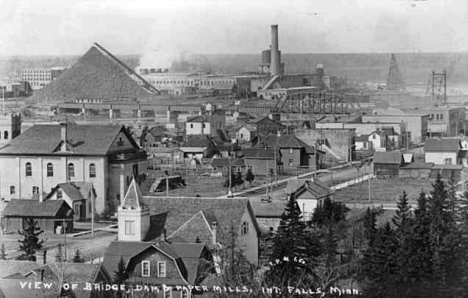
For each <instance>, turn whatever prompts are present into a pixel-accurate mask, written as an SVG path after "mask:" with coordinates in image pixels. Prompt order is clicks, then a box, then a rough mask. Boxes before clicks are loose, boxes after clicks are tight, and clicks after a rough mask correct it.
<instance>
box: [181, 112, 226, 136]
mask: <svg viewBox="0 0 468 298" xmlns="http://www.w3.org/2000/svg"><path fill="white" fill-rule="evenodd" d="M225 126H226V116H225V115H222V114H220V113H218V112H213V113H210V114H204V115H199V116H193V117H190V118H187V120H186V122H185V134H186V135H208V136H212V137H215V136H217V135H218V130H221V131H224V130H225Z"/></svg>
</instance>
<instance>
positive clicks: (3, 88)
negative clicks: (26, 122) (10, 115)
mask: <svg viewBox="0 0 468 298" xmlns="http://www.w3.org/2000/svg"><path fill="white" fill-rule="evenodd" d="M2 94H3V96H2V98H3V112H2V113H3V114H4V115H5V87H4V86H2Z"/></svg>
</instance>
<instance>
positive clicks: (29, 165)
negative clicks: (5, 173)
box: [25, 162, 32, 177]
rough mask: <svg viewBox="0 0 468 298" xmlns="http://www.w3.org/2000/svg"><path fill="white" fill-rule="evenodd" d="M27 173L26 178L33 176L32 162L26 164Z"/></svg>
mask: <svg viewBox="0 0 468 298" xmlns="http://www.w3.org/2000/svg"><path fill="white" fill-rule="evenodd" d="M25 172H26V177H31V176H32V166H31V163H30V162H27V163H26V165H25Z"/></svg>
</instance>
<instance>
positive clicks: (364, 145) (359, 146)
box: [354, 135, 374, 151]
mask: <svg viewBox="0 0 468 298" xmlns="http://www.w3.org/2000/svg"><path fill="white" fill-rule="evenodd" d="M354 144H355V145H356V147H355V150H356V151H370V150H374V146H373V144H374V143H373V142H372V141H369V135H360V136H357V137H355V138H354Z"/></svg>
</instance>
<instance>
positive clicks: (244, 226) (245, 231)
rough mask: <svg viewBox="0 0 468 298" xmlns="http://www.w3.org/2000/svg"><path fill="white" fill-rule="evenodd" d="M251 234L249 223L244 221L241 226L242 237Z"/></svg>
mask: <svg viewBox="0 0 468 298" xmlns="http://www.w3.org/2000/svg"><path fill="white" fill-rule="evenodd" d="M248 233H249V223H248V222H246V221H244V222H243V223H242V226H241V235H245V234H248Z"/></svg>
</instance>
